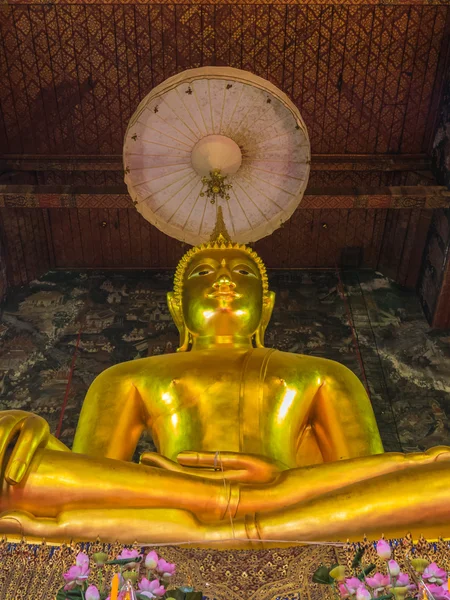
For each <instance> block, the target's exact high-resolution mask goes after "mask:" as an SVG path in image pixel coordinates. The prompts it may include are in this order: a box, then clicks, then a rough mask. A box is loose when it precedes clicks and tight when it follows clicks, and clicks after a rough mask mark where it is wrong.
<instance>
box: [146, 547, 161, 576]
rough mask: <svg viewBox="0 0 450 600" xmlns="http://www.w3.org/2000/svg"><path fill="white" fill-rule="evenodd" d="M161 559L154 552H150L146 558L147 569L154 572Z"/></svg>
mask: <svg viewBox="0 0 450 600" xmlns="http://www.w3.org/2000/svg"><path fill="white" fill-rule="evenodd" d="M158 561H159V557H158V555H157V554H156V552H155V551H154V550H152V551H151V552H149V553H148V554H147V556H146V557H145V568H146V569H148V570H149V571H154V570H155V569H156V567H157V566H158Z"/></svg>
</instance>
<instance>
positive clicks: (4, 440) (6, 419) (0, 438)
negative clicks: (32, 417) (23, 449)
mask: <svg viewBox="0 0 450 600" xmlns="http://www.w3.org/2000/svg"><path fill="white" fill-rule="evenodd" d="M24 419H25V417H24V418H23V419H18V418H17V417H14V416H13V415H8V414H7V415H4V416H2V417H0V467H1V466H2V464H3V461H4V458H5V453H6V450H7V448H8V446H9V445H10V443H11V442H12V440H13V439H14V437H15V436H16V435H17V433H18V431H19V430H20V427H21V425H22V422H23V421H24Z"/></svg>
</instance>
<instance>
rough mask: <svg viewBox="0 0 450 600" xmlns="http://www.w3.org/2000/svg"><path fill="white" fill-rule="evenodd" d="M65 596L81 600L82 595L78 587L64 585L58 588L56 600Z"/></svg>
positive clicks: (70, 599)
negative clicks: (72, 588) (65, 586)
mask: <svg viewBox="0 0 450 600" xmlns="http://www.w3.org/2000/svg"><path fill="white" fill-rule="evenodd" d="M66 598H68V599H69V600H79V599H80V600H81V598H83V596H82V595H81V590H80V588H78V589H76V590H65V589H64V586H63V587H62V588H60V589H59V590H58V593H57V594H56V600H66ZM147 600H148V598H147Z"/></svg>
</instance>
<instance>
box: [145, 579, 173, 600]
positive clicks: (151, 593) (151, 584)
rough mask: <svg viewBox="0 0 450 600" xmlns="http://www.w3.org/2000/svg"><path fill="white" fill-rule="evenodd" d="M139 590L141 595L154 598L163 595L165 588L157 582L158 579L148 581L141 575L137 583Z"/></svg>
mask: <svg viewBox="0 0 450 600" xmlns="http://www.w3.org/2000/svg"><path fill="white" fill-rule="evenodd" d="M138 587H139V592H140V593H141V595H142V596H147V598H156V596H160V597H161V596H164V594H165V593H166V588H165V587H164V586H163V585H161V584H160V583H159V579H154V580H153V581H149V580H148V579H147V578H146V577H143V578H142V579H141V581H140V582H139V584H138Z"/></svg>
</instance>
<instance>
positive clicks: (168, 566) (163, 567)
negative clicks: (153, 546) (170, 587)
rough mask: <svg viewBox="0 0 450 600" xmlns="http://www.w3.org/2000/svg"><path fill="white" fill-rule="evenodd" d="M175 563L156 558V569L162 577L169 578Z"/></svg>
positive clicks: (173, 571)
mask: <svg viewBox="0 0 450 600" xmlns="http://www.w3.org/2000/svg"><path fill="white" fill-rule="evenodd" d="M175 569H176V565H174V564H172V563H169V562H166V561H165V560H164V559H163V558H160V559H159V560H158V565H157V567H156V570H157V571H158V573H161V577H162V578H163V579H169V578H170V577H172V575H173V574H174V573H175Z"/></svg>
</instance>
